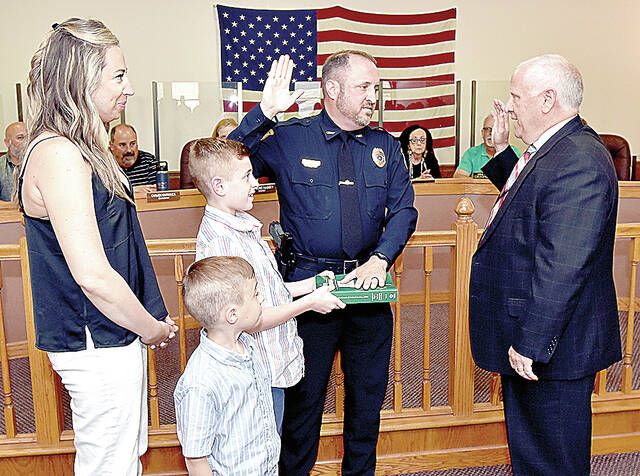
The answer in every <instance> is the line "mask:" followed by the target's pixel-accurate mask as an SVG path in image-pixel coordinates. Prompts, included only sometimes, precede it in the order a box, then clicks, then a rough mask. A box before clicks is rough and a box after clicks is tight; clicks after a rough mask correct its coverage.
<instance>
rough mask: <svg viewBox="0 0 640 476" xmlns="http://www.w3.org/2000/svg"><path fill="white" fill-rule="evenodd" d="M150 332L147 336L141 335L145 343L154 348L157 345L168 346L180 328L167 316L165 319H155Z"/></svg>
mask: <svg viewBox="0 0 640 476" xmlns="http://www.w3.org/2000/svg"><path fill="white" fill-rule="evenodd" d="M151 327H152V328H151V329H150V330H149V333H148V334H147V335H146V336H140V340H141V341H142V343H143V344H146V345H148V346H150V347H151V348H152V349H155V348H156V347H158V346H159V347H160V348H163V347H166V346H167V344H168V343H169V341H170V340H171V339H173V338H174V337H175V335H176V332H177V330H178V326H176V325H175V323H174V322H173V320H172V319H171V318H170V317H169V316H167V317H166V318H165V320H164V321H155V320H154V324H153V326H151Z"/></svg>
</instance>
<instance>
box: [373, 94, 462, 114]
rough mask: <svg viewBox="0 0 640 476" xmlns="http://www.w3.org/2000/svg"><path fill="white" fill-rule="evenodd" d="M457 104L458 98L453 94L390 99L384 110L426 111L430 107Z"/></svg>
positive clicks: (386, 102)
mask: <svg viewBox="0 0 640 476" xmlns="http://www.w3.org/2000/svg"><path fill="white" fill-rule="evenodd" d="M455 103H456V97H455V95H453V94H448V95H446V96H434V97H430V98H423V99H389V100H386V101H385V102H384V110H385V111H406V110H413V109H426V108H428V107H438V106H451V105H453V104H455Z"/></svg>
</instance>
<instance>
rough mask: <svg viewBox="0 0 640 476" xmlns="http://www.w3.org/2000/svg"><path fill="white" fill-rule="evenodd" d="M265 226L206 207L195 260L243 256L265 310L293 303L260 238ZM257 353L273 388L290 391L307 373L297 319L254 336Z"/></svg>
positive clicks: (241, 215)
mask: <svg viewBox="0 0 640 476" xmlns="http://www.w3.org/2000/svg"><path fill="white" fill-rule="evenodd" d="M261 229H262V223H260V221H258V220H257V219H256V218H254V217H253V216H251V215H250V214H248V213H245V212H237V214H236V215H231V214H230V213H225V212H223V211H220V210H218V209H216V208H213V207H210V206H208V205H207V206H206V207H205V212H204V217H203V218H202V223H201V224H200V230H199V231H198V237H197V241H196V259H202V258H206V257H209V256H240V257H242V258H244V259H246V260H247V261H248V262H249V263H251V266H253V269H254V270H255V273H256V281H257V283H258V291H259V292H260V294H262V296H263V297H264V302H263V304H262V305H263V306H264V307H271V306H280V305H282V304H287V303H290V302H291V301H292V297H291V293H289V290H288V289H287V287H286V286H285V284H284V280H283V279H282V275H281V274H280V272H279V271H278V266H277V263H276V260H275V257H274V256H273V253H272V252H271V249H270V248H269V245H268V244H267V242H266V241H264V240H263V239H262V238H261V235H260V230H261ZM254 337H255V338H256V341H257V345H258V351H259V352H260V356H261V357H262V359H263V361H264V362H265V364H266V365H267V366H268V368H269V371H270V372H271V385H272V386H273V387H281V388H284V387H291V386H293V385H295V384H296V383H298V381H299V380H300V379H301V378H302V374H303V372H304V356H303V355H302V339H301V338H300V337H299V336H298V330H297V325H296V320H295V319H289V320H288V321H287V322H285V323H283V324H280V325H279V326H277V327H273V328H271V329H266V330H263V331H260V332H258V333H256V334H255V336H254Z"/></svg>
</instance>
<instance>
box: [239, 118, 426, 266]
mask: <svg viewBox="0 0 640 476" xmlns="http://www.w3.org/2000/svg"><path fill="white" fill-rule="evenodd" d="M270 129H274V132H275V133H274V134H273V135H271V136H269V137H267V138H266V139H265V140H261V139H262V137H263V136H264V134H265V133H266V132H267V131H269V130H270ZM341 132H342V131H341V129H340V128H339V127H338V126H337V125H336V124H335V123H334V122H333V121H332V120H331V118H330V117H329V115H328V114H327V113H326V111H322V112H321V113H320V114H318V115H316V116H312V117H306V118H295V119H291V120H289V121H286V122H282V123H276V122H274V121H272V120H269V119H267V118H266V117H265V116H264V114H263V113H262V110H261V108H260V106H256V107H254V108H253V109H252V110H251V111H250V112H249V113H248V114H247V115H246V116H245V118H244V119H243V120H242V122H241V124H240V125H239V126H238V128H237V129H236V130H235V131H233V132H232V133H231V134H230V135H229V138H230V139H234V140H238V141H240V142H242V143H244V144H245V145H246V146H247V147H248V148H249V149H250V151H251V154H252V155H251V162H252V165H253V168H254V175H255V176H260V175H269V176H271V177H275V180H276V185H277V189H278V197H279V202H280V217H281V223H282V226H283V228H284V230H285V231H288V232H290V233H291V234H292V237H293V243H294V248H295V250H296V252H299V253H302V254H304V255H308V256H314V257H324V258H339V259H344V258H346V256H345V254H344V252H343V251H342V243H341V233H340V230H341V228H340V227H341V216H340V194H339V186H338V180H339V178H338V163H337V157H338V152H339V149H340V146H341V140H340V138H339V137H338V136H339V134H340V133H341ZM350 134H351V139H350V140H349V147H350V150H351V155H352V157H353V161H354V167H355V172H356V183H355V187H356V188H357V192H358V200H359V203H360V204H361V205H360V217H354V220H355V219H360V221H361V223H362V237H363V242H362V245H361V248H360V249H361V252H360V254H359V258H361V259H365V258H368V256H369V255H370V254H372V253H373V252H380V253H382V254H384V255H385V256H386V257H388V258H389V259H390V260H391V261H392V262H393V261H394V260H395V258H396V257H397V256H398V254H400V252H401V251H402V248H403V247H404V245H405V243H406V242H407V240H408V239H409V237H410V236H411V234H412V233H413V231H414V230H415V227H416V221H417V216H418V212H417V211H416V209H415V208H414V206H413V200H414V193H413V187H412V185H411V181H410V180H409V173H408V171H407V168H406V166H405V164H404V159H403V157H402V154H401V152H400V147H399V145H398V143H397V141H396V140H395V139H394V138H393V136H391V135H390V134H389V133H387V132H385V131H383V130H379V129H374V128H371V127H365V128H363V129H361V130H358V131H353V132H351V133H350ZM347 225H348V224H347Z"/></svg>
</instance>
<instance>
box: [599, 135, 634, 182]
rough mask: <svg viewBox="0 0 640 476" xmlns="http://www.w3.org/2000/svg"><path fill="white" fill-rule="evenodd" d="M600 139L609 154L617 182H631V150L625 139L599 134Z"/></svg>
mask: <svg viewBox="0 0 640 476" xmlns="http://www.w3.org/2000/svg"><path fill="white" fill-rule="evenodd" d="M600 138H601V139H602V142H603V143H604V145H605V147H606V148H607V149H608V150H609V153H610V154H611V158H612V159H613V166H614V167H615V168H616V174H617V175H618V180H631V148H630V147H629V143H628V142H627V139H625V138H624V137H622V136H619V135H616V134H600Z"/></svg>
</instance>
